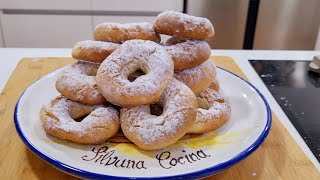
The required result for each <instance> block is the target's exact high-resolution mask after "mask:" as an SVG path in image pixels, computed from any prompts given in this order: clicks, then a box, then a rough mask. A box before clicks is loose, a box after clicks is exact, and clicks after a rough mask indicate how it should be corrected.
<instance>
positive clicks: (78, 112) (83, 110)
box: [69, 106, 94, 122]
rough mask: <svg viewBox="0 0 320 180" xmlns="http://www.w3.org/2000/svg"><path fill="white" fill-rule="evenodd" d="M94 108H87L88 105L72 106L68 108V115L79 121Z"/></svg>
mask: <svg viewBox="0 0 320 180" xmlns="http://www.w3.org/2000/svg"><path fill="white" fill-rule="evenodd" d="M93 110H94V108H88V107H80V106H74V107H70V109H69V115H70V117H71V118H72V119H73V120H74V121H76V122H81V121H82V120H83V119H84V118H86V117H87V116H88V115H89V114H90V113H91V112H92V111H93Z"/></svg>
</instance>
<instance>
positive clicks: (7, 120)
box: [0, 56, 320, 179]
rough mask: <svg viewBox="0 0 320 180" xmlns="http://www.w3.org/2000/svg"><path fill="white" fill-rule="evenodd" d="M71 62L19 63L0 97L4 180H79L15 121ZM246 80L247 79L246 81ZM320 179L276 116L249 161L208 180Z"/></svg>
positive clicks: (231, 66)
mask: <svg viewBox="0 0 320 180" xmlns="http://www.w3.org/2000/svg"><path fill="white" fill-rule="evenodd" d="M213 59H214V61H215V63H216V65H218V66H221V67H223V68H225V69H228V70H230V71H232V72H234V73H235V74H238V75H240V76H242V77H244V74H243V72H242V71H241V70H240V69H239V67H238V66H237V65H236V63H235V62H234V61H233V60H232V59H231V58H229V57H224V56H219V57H218V56H217V57H213ZM73 62H74V60H73V59H71V58H25V59H22V60H21V61H20V63H19V64H18V65H17V67H16V69H15V71H14V72H13V74H12V75H11V77H10V79H9V80H8V82H7V84H6V86H5V88H4V89H3V91H2V92H1V95H0V120H1V126H0V147H1V149H0V175H1V179H77V178H75V177H72V176H70V175H68V174H65V173H63V172H60V171H59V170H56V169H55V168H53V167H51V166H50V165H49V164H47V163H46V162H44V161H42V160H41V159H40V158H38V157H37V156H36V155H34V154H33V153H32V152H31V151H30V150H29V149H28V148H27V147H26V146H25V145H24V144H23V142H22V141H21V140H20V138H19V136H18V134H17V133H16V130H15V127H14V121H13V112H14V107H15V104H16V102H17V100H18V98H19V96H20V95H21V93H22V92H23V91H24V90H25V89H26V88H27V87H28V86H29V85H31V84H32V83H33V82H34V81H36V80H37V79H39V78H41V77H42V76H44V75H45V74H48V73H50V72H52V71H54V70H56V69H58V68H60V67H62V66H65V65H67V64H71V63H73ZM244 78H245V77H244ZM257 178H261V179H320V173H319V172H318V171H317V169H316V168H315V167H314V165H313V164H312V163H311V161H310V160H309V159H308V158H307V156H306V155H305V154H304V153H303V151H302V150H301V149H300V147H299V146H298V145H297V144H296V142H295V141H294V140H293V139H292V137H291V136H290V134H289V133H288V131H287V130H286V129H285V127H284V126H283V125H282V124H281V123H280V121H279V119H278V118H277V117H276V116H275V115H274V114H273V122H272V128H271V130H270V133H269V135H268V137H267V139H266V140H265V142H264V143H263V144H262V145H261V146H260V148H258V149H257V150H256V151H255V152H254V153H253V154H252V155H250V156H249V157H248V158H247V159H245V160H243V161H242V162H240V163H238V164H237V165H235V166H233V167H231V168H229V169H227V170H225V171H223V172H221V173H219V174H216V175H214V176H211V177H208V178H206V179H257Z"/></svg>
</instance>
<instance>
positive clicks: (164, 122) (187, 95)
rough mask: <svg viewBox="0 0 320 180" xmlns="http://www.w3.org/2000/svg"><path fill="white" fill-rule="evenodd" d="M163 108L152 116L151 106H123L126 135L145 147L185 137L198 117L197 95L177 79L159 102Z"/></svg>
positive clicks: (148, 147) (122, 123)
mask: <svg viewBox="0 0 320 180" xmlns="http://www.w3.org/2000/svg"><path fill="white" fill-rule="evenodd" d="M157 104H159V105H160V106H162V107H163V112H162V114H161V115H160V116H156V115H152V114H151V111H150V106H149V105H143V106H137V107H132V108H122V109H121V112H120V121H121V128H122V131H123V133H124V135H125V136H126V137H127V138H128V139H129V140H130V141H132V142H133V143H134V144H136V145H137V146H138V147H139V148H141V149H144V150H157V149H161V148H163V147H166V146H169V145H171V144H174V143H175V142H177V141H178V140H179V139H180V138H182V137H183V136H184V135H185V133H186V132H187V131H188V129H189V128H190V127H191V126H192V125H193V123H194V122H195V118H196V107H197V104H196V97H195V95H194V93H193V92H192V91H191V90H190V89H189V88H188V87H187V86H185V85H184V84H183V83H181V82H179V81H178V80H176V79H174V80H173V81H172V82H171V84H170V85H169V86H168V87H167V88H166V90H165V91H164V92H163V94H162V95H161V97H160V99H159V101H158V102H157Z"/></svg>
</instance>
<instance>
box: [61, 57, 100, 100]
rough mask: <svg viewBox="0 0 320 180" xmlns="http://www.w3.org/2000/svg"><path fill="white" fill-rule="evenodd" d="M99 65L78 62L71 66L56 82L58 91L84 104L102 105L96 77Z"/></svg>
mask: <svg viewBox="0 0 320 180" xmlns="http://www.w3.org/2000/svg"><path fill="white" fill-rule="evenodd" d="M98 68H99V64H96V63H89V62H82V61H78V62H76V63H75V64H73V65H70V66H69V67H67V68H66V70H65V71H64V72H63V73H62V74H61V76H60V77H59V78H58V80H57V81H56V89H57V90H58V92H60V93H61V94H62V95H64V96H66V97H67V98H69V99H71V100H73V101H78V102H81V103H84V104H93V105H95V104H102V103H105V102H106V100H105V98H104V97H103V96H102V95H101V94H100V92H99V90H98V88H97V83H96V78H95V75H96V74H97V70H98Z"/></svg>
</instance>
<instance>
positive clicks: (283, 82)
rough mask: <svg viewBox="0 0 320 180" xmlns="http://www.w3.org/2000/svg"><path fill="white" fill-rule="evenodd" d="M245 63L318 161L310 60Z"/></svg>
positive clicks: (316, 84) (317, 106)
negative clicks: (269, 93)
mask: <svg viewBox="0 0 320 180" xmlns="http://www.w3.org/2000/svg"><path fill="white" fill-rule="evenodd" d="M249 62H250V64H251V65H252V67H253V68H254V69H255V71H256V72H257V73H258V75H259V76H260V78H261V80H262V81H263V82H264V84H265V85H266V86H267V88H268V89H269V91H270V92H271V94H272V95H273V97H274V98H275V99H276V101H277V102H278V104H279V105H280V106H281V108H282V109H283V111H284V112H285V114H286V115H287V116H288V118H289V120H290V121H291V122H292V124H293V125H294V127H295V128H296V129H297V130H298V132H299V133H300V135H301V137H302V138H303V140H304V141H305V142H306V144H307V145H308V146H309V148H310V149H311V151H312V152H313V154H314V155H315V157H316V158H317V159H318V161H319V162H320V75H319V74H316V73H313V72H311V71H308V69H309V63H310V61H287V60H249Z"/></svg>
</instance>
